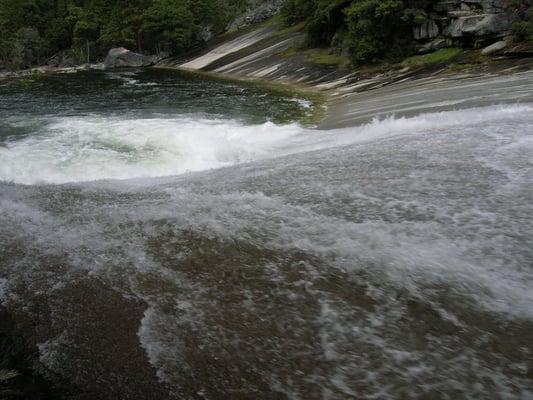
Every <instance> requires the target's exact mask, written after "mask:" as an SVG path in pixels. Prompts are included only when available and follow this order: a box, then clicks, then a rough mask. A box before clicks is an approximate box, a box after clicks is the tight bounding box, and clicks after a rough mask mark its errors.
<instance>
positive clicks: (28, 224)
mask: <svg viewBox="0 0 533 400" xmlns="http://www.w3.org/2000/svg"><path fill="white" fill-rule="evenodd" d="M153 73H154V72H150V74H153ZM143 74H144V73H140V74H128V75H123V74H122V75H120V77H119V78H117V77H112V78H113V79H110V77H109V76H98V77H93V79H94V85H95V86H97V87H100V86H101V85H108V84H109V83H108V80H111V81H112V82H113V84H112V85H111V86H110V87H108V93H107V96H109V97H110V99H111V100H110V104H109V105H108V106H99V105H98V104H97V102H96V101H95V102H94V104H93V105H90V106H89V105H87V103H85V105H84V106H81V105H79V104H77V105H73V104H72V103H71V101H69V100H68V99H64V96H61V99H62V100H59V102H60V103H62V102H64V103H62V104H63V105H61V104H60V105H55V106H53V107H56V106H57V109H55V110H53V109H52V108H53V107H52V106H51V105H50V104H49V105H43V107H44V108H45V110H44V111H42V112H38V111H37V112H35V113H33V114H28V111H27V110H28V109H30V108H31V106H30V104H33V106H32V107H33V108H34V109H35V110H38V107H37V105H38V104H40V102H39V101H37V99H41V98H43V97H45V94H46V93H48V95H50V93H56V92H57V91H58V90H59V89H57V87H55V86H54V85H57V84H59V83H58V82H52V83H53V85H52V83H46V82H40V83H38V85H40V86H38V87H36V88H32V89H30V93H31V96H30V95H28V94H27V93H28V92H27V91H23V90H20V89H16V88H14V87H12V86H9V87H5V86H0V93H1V95H0V99H2V100H0V104H2V111H0V113H2V122H1V124H2V127H3V129H4V132H6V131H7V132H8V134H5V133H3V135H4V136H3V137H4V138H5V139H2V140H5V141H6V142H7V143H8V146H9V150H0V180H2V182H0V244H1V246H2V249H3V250H2V254H1V256H0V301H2V303H3V305H4V307H7V308H8V309H9V310H11V311H12V312H13V313H14V314H15V315H18V316H19V318H20V319H21V320H23V321H35V322H33V324H35V326H34V328H32V330H31V332H26V334H27V336H28V337H29V338H30V340H31V341H32V343H35V344H36V345H38V348H39V356H40V361H41V362H42V364H43V365H44V366H46V367H47V368H49V369H50V370H51V371H53V372H54V373H56V374H59V375H60V376H62V377H64V378H65V379H67V380H69V381H70V382H73V383H75V384H76V385H78V386H80V387H83V388H84V390H86V391H87V392H88V393H93V394H94V396H98V395H101V396H104V398H105V396H108V397H109V396H110V394H109V393H111V391H110V389H109V388H113V389H112V393H113V397H112V398H128V396H129V397H130V398H140V399H145V398H146V399H150V398H154V396H156V397H157V398H176V399H189V398H190V399H202V398H207V399H219V398H235V399H248V398H257V399H272V398H274V399H361V398H366V399H375V398H377V399H396V398H420V399H426V398H431V399H447V398H454V399H455V398H457V399H460V398H467V399H490V398H508V399H528V398H531V397H533V392H532V391H531V387H533V365H532V361H531V360H532V359H533V242H532V238H533V232H532V226H533V217H532V216H533V158H532V154H533V136H531V132H532V129H531V127H532V126H533V113H532V111H533V106H532V105H531V104H521V105H520V104H518V105H508V106H492V107H484V108H477V109H469V110H458V111H450V112H442V113H432V114H424V115H420V116H417V117H413V118H394V117H390V118H386V119H382V120H375V121H374V122H372V123H369V124H366V125H363V126H359V127H354V128H347V129H340V130H332V131H318V130H311V129H304V128H302V127H301V126H300V125H298V124H296V123H294V122H290V121H287V123H285V124H279V123H277V124H276V123H274V122H273V121H274V120H276V119H277V118H276V115H277V114H278V113H279V114H280V115H281V114H285V113H287V112H289V111H290V110H293V111H290V112H294V113H295V115H296V113H297V111H298V110H295V109H294V108H293V107H299V105H298V102H297V101H294V99H290V98H283V97H276V96H273V95H272V94H268V93H261V92H260V91H252V92H247V93H245V94H244V95H243V96H244V97H243V101H242V104H241V103H238V102H237V103H236V104H237V105H236V107H237V109H234V108H232V107H230V106H228V105H227V104H226V103H225V101H222V102H220V103H218V104H217V103H216V101H214V100H213V99H216V98H217V96H216V93H219V92H220V91H224V90H226V88H221V87H219V86H218V85H219V84H218V83H217V84H215V86H214V87H211V86H209V85H213V83H209V84H207V83H198V82H196V81H188V80H187V79H184V80H185V82H182V81H181V80H180V79H178V78H177V77H172V76H168V75H166V74H163V75H162V76H161V77H154V76H150V79H148V78H147V76H146V75H143ZM81 78H83V76H81V77H80V76H77V77H75V76H72V77H70V76H69V79H71V80H72V82H74V84H76V82H77V84H79V85H80V87H82V86H83V85H82V83H81V82H79V81H78V79H81ZM115 78H116V79H115ZM191 82H192V83H191ZM139 85H143V86H139ZM165 85H166V86H169V87H172V88H173V89H172V90H170V89H169V90H168V91H167V90H166V89H164V90H163V89H161V88H160V86H165ZM189 85H190V86H189ZM195 85H200V87H199V90H200V89H201V91H202V93H205V91H207V93H212V97H211V98H210V99H211V100H210V102H209V104H208V105H206V104H207V103H203V102H200V103H194V99H195V98H196V97H199V95H194V93H195V92H194V87H191V86H195ZM202 85H208V87H205V86H202ZM74 87H76V86H74ZM83 87H84V86H83ZM177 87H181V88H184V87H187V88H188V89H187V90H190V91H191V93H192V94H193V95H191V96H190V97H189V101H190V102H191V104H189V105H188V106H187V107H186V108H187V109H186V110H185V111H183V109H182V108H180V107H181V106H180V104H181V103H179V104H175V109H173V110H172V111H169V109H167V107H170V106H169V105H168V103H169V101H168V99H169V97H168V96H170V94H171V93H174V92H178V90H177V89H176V88H177ZM39 88H40V89H39ZM154 88H159V89H154ZM67 89H68V88H63V89H61V90H64V91H66V96H67V97H68V96H69V95H71V96H73V97H75V96H79V95H80V93H79V92H78V93H77V94H75V92H74V93H71V92H70V91H68V90H67ZM131 90H142V91H146V92H145V93H148V94H149V95H152V96H153V97H152V98H151V100H150V101H148V100H145V99H143V100H139V101H140V103H139V104H137V105H135V104H136V103H135V102H131V101H126V100H125V98H126V97H128V96H131V95H132V93H131V92H130V91H131ZM152 90H155V91H156V92H155V93H157V91H158V90H159V92H158V93H159V95H156V94H154V93H153V92H152ZM183 90H184V89H183ZM209 90H212V91H213V92H209ZM232 90H233V89H232ZM245 90H251V89H245ZM254 90H257V89H254ZM32 91H34V92H32ZM199 93H200V92H199ZM182 95H183V93H182ZM176 96H177V95H176ZM265 96H266V97H265ZM89 97H90V96H89ZM178 97H179V96H178ZM221 98H222V99H225V97H221ZM16 99H18V106H17V102H16V101H14V100H16ZM32 99H36V100H35V101H34V100H32ZM113 99H116V101H115V100H113ZM162 99H166V100H162ZM265 99H267V100H265ZM265 101H267V102H268V103H264V102H265ZM165 102H166V105H165V106H164V107H163V108H157V107H155V106H154V104H163V103H165ZM254 102H255V103H254ZM239 104H241V105H240V106H239ZM265 104H268V107H266V106H265ZM126 105H129V107H131V109H130V110H128V109H127V107H126ZM193 106H194V107H195V110H193V109H192V108H193ZM84 107H86V108H84ZM239 107H241V108H240V109H239ZM227 109H232V110H234V111H232V112H234V114H228V115H227V116H226V117H225V118H224V116H223V115H221V114H223V113H224V112H225V111H221V110H227ZM122 110H124V111H122ZM165 110H166V111H165ZM235 110H237V111H235ZM250 110H253V112H251V111H250ZM287 110H289V111H287ZM57 184H61V185H57ZM72 365H75V366H76V368H72V367H71V366H72ZM109 398H111V397H109Z"/></svg>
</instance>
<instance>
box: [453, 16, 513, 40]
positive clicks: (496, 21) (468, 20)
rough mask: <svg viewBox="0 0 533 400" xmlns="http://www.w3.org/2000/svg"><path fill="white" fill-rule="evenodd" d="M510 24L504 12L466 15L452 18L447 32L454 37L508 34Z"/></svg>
mask: <svg viewBox="0 0 533 400" xmlns="http://www.w3.org/2000/svg"><path fill="white" fill-rule="evenodd" d="M510 25H511V23H510V21H509V19H508V18H507V15H505V14H504V13H500V14H477V15H465V16H459V17H458V18H455V19H452V23H451V24H450V26H449V27H448V29H447V31H446V32H445V34H447V35H449V36H451V37H453V38H460V37H464V36H498V35H504V34H506V32H507V31H508V30H509V28H510Z"/></svg>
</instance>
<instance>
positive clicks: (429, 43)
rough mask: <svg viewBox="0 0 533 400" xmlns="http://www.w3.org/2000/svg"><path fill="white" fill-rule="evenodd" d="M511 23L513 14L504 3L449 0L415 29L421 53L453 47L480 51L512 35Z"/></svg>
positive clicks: (492, 0)
mask: <svg viewBox="0 0 533 400" xmlns="http://www.w3.org/2000/svg"><path fill="white" fill-rule="evenodd" d="M512 22H513V14H512V12H511V11H510V10H507V9H506V8H505V7H504V4H503V2H502V0H446V1H440V2H438V3H437V4H436V5H435V7H434V11H433V12H432V13H430V14H429V15H428V17H427V19H425V20H424V21H423V22H421V23H418V24H415V25H414V26H413V36H414V38H415V40H416V41H417V42H418V45H419V46H420V49H421V50H424V49H427V50H432V49H436V48H441V47H446V46H451V45H470V46H474V47H479V46H481V45H484V44H486V43H487V42H490V41H495V40H497V39H500V38H502V37H505V36H507V35H509V33H510V29H511V24H512Z"/></svg>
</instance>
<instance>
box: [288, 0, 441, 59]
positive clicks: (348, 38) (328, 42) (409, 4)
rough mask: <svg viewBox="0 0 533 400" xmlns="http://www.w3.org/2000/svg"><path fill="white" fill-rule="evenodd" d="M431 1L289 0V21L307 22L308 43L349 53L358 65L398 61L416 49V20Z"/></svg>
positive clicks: (420, 19)
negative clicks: (413, 33)
mask: <svg viewBox="0 0 533 400" xmlns="http://www.w3.org/2000/svg"><path fill="white" fill-rule="evenodd" d="M432 3H434V2H433V1H431V0H287V3H286V4H285V6H284V8H283V9H282V16H283V18H284V21H285V23H286V24H289V25H290V24H294V23H297V22H301V21H305V24H306V30H307V37H308V45H309V46H311V47H319V46H331V47H332V48H334V49H337V51H338V52H339V53H341V52H343V53H346V52H349V53H350V54H351V58H352V61H353V63H354V64H355V65H362V64H368V63H373V62H377V61H380V60H398V59H401V58H403V57H405V56H408V55H411V54H412V53H413V52H414V48H413V46H412V42H413V40H412V39H413V38H412V23H413V21H416V22H422V21H423V20H424V19H425V18H426V17H427V12H429V11H430V10H431V6H432Z"/></svg>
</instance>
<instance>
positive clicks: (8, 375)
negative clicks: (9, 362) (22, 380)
mask: <svg viewBox="0 0 533 400" xmlns="http://www.w3.org/2000/svg"><path fill="white" fill-rule="evenodd" d="M19 375H20V374H19V373H18V372H17V371H14V370H10V369H0V383H2V382H7V381H9V380H11V379H14V378H16V377H17V376H19Z"/></svg>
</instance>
